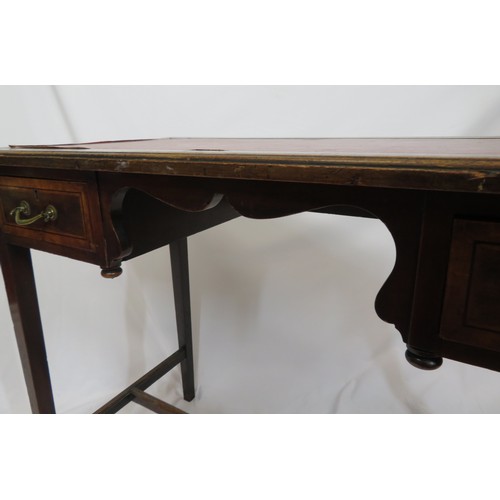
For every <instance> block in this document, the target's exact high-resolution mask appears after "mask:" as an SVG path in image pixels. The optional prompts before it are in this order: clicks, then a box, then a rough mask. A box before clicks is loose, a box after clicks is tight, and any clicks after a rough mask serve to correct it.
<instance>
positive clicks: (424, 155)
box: [0, 137, 500, 193]
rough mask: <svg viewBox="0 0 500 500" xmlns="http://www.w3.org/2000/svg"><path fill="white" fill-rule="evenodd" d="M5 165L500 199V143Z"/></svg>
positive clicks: (343, 146) (173, 145)
mask: <svg viewBox="0 0 500 500" xmlns="http://www.w3.org/2000/svg"><path fill="white" fill-rule="evenodd" d="M0 165H5V166H7V165H8V166H29V167H44V168H47V167H50V168H61V169H66V170H68V169H74V170H92V171H112V172H122V173H142V174H155V175H180V176H190V177H213V178H227V179H247V180H278V181H289V182H309V183H320V184H336V185H345V184H347V185H362V186H374V187H376V186H380V187H401V188H411V189H430V190H446V191H468V192H471V191H472V192H495V193H496V192H499V193H500V138H484V137H483V138H310V139H229V138H228V139H222V138H219V139H216V138H166V139H145V140H134V141H111V142H92V143H79V144H58V145H30V146H28V145H22V146H19V145H18V146H11V147H10V148H1V149H0Z"/></svg>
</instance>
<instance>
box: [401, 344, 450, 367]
mask: <svg viewBox="0 0 500 500" xmlns="http://www.w3.org/2000/svg"><path fill="white" fill-rule="evenodd" d="M405 357H406V359H407V361H408V362H409V363H410V365H412V366H415V367H416V368H420V369H421V370H435V369H436V368H439V367H440V366H441V365H442V364H443V358H441V357H440V356H435V355H433V354H432V353H430V352H425V351H419V350H418V349H413V348H412V347H408V349H407V350H406V353H405Z"/></svg>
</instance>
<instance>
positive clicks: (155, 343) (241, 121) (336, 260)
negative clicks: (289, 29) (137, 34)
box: [0, 86, 500, 413]
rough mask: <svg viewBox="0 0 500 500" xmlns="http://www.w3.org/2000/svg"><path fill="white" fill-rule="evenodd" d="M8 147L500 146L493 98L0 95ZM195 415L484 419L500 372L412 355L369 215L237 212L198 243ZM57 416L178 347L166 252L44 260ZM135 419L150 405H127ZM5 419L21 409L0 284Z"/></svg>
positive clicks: (169, 386) (422, 92) (83, 408)
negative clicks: (429, 142) (405, 140)
mask: <svg viewBox="0 0 500 500" xmlns="http://www.w3.org/2000/svg"><path fill="white" fill-rule="evenodd" d="M0 109H1V115H0V116H1V117H0V146H5V145H7V144H12V143H55V142H72V141H90V140H108V139H109V140H111V139H127V138H147V137H168V136H191V137H195V136H212V137H216V136H219V137H231V136H232V137H257V136H261V137H314V136H322V137H327V136H331V137H334V136H449V135H453V136H467V135H469V136H470V135H476V136H477V135H485V136H490V135H500V87H485V86H478V87H460V86H439V87H432V86H431V87H411V86H401V87H349V86H347V87H341V86H333V87H287V86H277V87H268V86H261V87H245V86H234V87H232V86H230V87H224V86H219V87H196V86H194V87H169V86H166V87H123V86H121V87H49V86H42V87H5V86H4V87H0ZM189 250H190V264H191V295H192V309H193V327H194V347H195V375H196V387H197V397H196V399H195V400H194V401H193V402H192V403H185V402H184V401H183V400H182V395H181V385H180V373H179V371H178V369H175V370H174V371H173V372H171V373H170V374H169V375H168V376H167V377H166V378H164V379H162V380H161V381H160V382H158V383H157V384H155V386H153V388H152V389H151V392H152V393H154V394H156V395H158V396H160V397H162V398H165V399H166V400H167V401H169V402H171V403H173V404H175V405H177V406H179V407H181V408H183V409H185V410H187V411H189V412H192V413H330V412H342V413H375V412H377V413H422V412H429V413H444V412H453V413H465V412H467V413H468V412H474V413H476V412H477V413H481V412H482V413H492V412H495V413H496V412H498V411H500V395H499V394H498V391H497V390H496V386H497V385H498V384H499V383H500V374H498V373H496V372H491V371H488V370H484V369H480V368H475V367H471V366H465V365H461V364H459V363H456V362H453V361H449V360H445V362H444V364H443V367H442V368H441V369H440V370H438V371H435V372H423V371H420V370H417V369H415V368H413V367H411V366H410V365H408V363H407V362H406V361H405V360H404V350H405V346H404V344H403V343H402V341H401V338H400V335H399V333H398V332H397V331H396V330H395V329H394V328H393V326H392V325H388V324H385V323H383V322H382V321H381V320H380V319H379V318H378V317H377V316H376V314H375V312H374V309H373V302H374V299H375V296H376V294H377V292H378V290H379V289H380V287H381V286H382V284H383V282H384V281H385V279H386V278H387V276H388V275H389V273H390V271H391V269H392V266H393V264H394V258H395V252H394V244H393V242H392V238H391V236H390V234H389V232H388V231H387V229H386V228H385V227H384V226H383V224H382V223H381V222H379V221H376V220H366V219H357V218H350V217H340V216H330V215H321V214H301V215H296V216H292V217H288V218H283V219H278V220H270V221H253V220H249V219H243V218H240V219H237V220H235V221H232V222H229V223H227V224H225V225H222V226H220V227H218V228H215V229H212V230H210V231H206V232H204V233H202V234H200V235H196V236H194V237H192V238H190V240H189ZM33 254H34V263H35V272H36V278H37V283H38V289H39V300H40V305H41V312H42V319H43V323H44V329H45V337H46V344H47V350H48V357H49V365H50V370H51V376H52V383H53V388H54V394H55V400H56V407H57V410H58V412H62V413H80V412H91V411H93V410H94V409H96V408H97V407H98V406H99V405H100V404H102V403H104V402H105V401H106V400H107V399H109V398H110V397H112V396H114V395H115V394H116V393H117V392H119V391H121V390H122V389H123V388H124V387H125V386H127V385H128V384H129V383H130V382H132V381H133V380H135V379H136V378H138V377H139V376H140V375H142V374H143V373H144V372H145V371H147V370H148V369H149V368H151V367H152V366H154V365H155V364H156V363H158V362H159V361H160V360H162V359H163V358H165V357H166V356H168V355H169V354H170V353H171V352H172V351H173V350H174V349H176V333H175V321H174V317H173V298H172V292H171V282H170V271H169V257H168V249H160V250H157V251H155V252H152V253H150V254H148V255H145V256H142V257H140V258H138V259H136V260H134V261H132V262H129V263H126V264H125V265H124V274H123V275H122V277H120V278H119V279H116V280H112V281H111V280H103V279H102V278H101V277H100V274H99V269H98V268H96V267H94V266H91V265H87V264H83V263H79V262H76V261H71V260H69V259H63V258H60V257H55V256H52V255H49V254H44V253H41V252H34V253H33ZM125 411H126V412H136V413H139V412H143V411H145V410H143V409H141V408H140V407H138V406H135V405H132V404H131V405H129V407H128V408H127V409H126V410H125ZM0 412H3V413H24V412H29V403H28V398H27V395H26V391H25V388H24V381H23V376H22V371H21V365H20V361H19V358H18V354H17V349H16V344H15V340H14V334H13V329H12V325H11V321H10V315H9V312H8V307H7V302H6V297H5V292H4V290H3V286H2V287H0Z"/></svg>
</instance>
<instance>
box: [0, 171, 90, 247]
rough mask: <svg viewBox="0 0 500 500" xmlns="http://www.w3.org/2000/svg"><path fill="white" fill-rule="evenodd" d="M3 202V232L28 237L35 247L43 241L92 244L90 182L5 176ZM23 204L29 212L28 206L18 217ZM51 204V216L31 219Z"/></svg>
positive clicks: (0, 196)
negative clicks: (17, 209)
mask: <svg viewBox="0 0 500 500" xmlns="http://www.w3.org/2000/svg"><path fill="white" fill-rule="evenodd" d="M0 204H1V206H0V218H1V223H2V231H3V233H5V234H7V235H11V236H14V237H17V238H21V239H26V240H29V242H28V244H30V246H32V247H33V248H37V247H39V244H40V243H41V242H47V243H51V244H55V245H61V246H67V247H73V248H82V249H91V248H92V247H93V231H92V223H91V216H90V206H89V185H88V184H87V183H84V182H72V181H56V180H48V179H24V178H17V177H2V178H0ZM21 206H24V207H29V214H28V211H27V210H24V212H22V211H21V212H20V213H18V215H17V217H18V220H17V221H16V216H15V211H16V208H18V207H21ZM48 207H53V208H50V210H53V212H51V217H46V218H44V217H42V218H38V220H33V222H31V221H30V219H34V218H35V217H36V216H37V215H38V214H41V213H45V211H46V210H47V208H48ZM54 209H55V210H54Z"/></svg>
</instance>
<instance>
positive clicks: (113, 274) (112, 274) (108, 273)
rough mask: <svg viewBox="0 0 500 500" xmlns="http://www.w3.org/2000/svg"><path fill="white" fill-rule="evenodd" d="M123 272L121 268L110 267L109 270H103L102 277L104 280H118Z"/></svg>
mask: <svg viewBox="0 0 500 500" xmlns="http://www.w3.org/2000/svg"><path fill="white" fill-rule="evenodd" d="M122 272H123V269H122V268H121V267H119V266H118V267H110V268H107V269H102V270H101V276H102V277H103V278H108V279H112V278H118V276H120V274H121V273H122Z"/></svg>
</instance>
